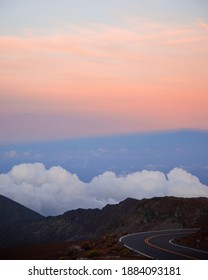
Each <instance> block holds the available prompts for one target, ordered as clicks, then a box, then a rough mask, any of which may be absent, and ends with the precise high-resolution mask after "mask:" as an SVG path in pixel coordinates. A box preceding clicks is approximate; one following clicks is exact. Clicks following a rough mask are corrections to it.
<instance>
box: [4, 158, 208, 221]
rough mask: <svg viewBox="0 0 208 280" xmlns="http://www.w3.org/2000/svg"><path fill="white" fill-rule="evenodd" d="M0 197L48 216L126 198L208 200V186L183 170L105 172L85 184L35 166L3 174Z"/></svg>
mask: <svg viewBox="0 0 208 280" xmlns="http://www.w3.org/2000/svg"><path fill="white" fill-rule="evenodd" d="M0 194H2V195H4V196H6V197H9V198H10V199H13V200H15V201H17V202H19V203H21V204H23V205H24V206H27V207H29V208H30V209H33V210H34V211H37V212H39V213H41V214H43V215H46V216H47V215H58V214H62V213H64V212H66V211H68V210H71V209H77V208H102V207H103V206H105V205H106V204H108V203H111V204H114V203H118V202H120V201H122V200H124V199H125V198H127V197H132V198H137V199H142V198H151V197H154V196H177V197H202V196H203V197H208V186H206V185H203V184H202V183H200V181H199V179H198V178H197V177H196V176H193V175H192V174H190V173H188V172H186V171H185V170H183V169H181V168H174V169H172V170H171V171H170V172H169V173H168V174H167V175H166V174H164V173H162V172H160V171H147V170H143V171H141V172H139V171H138V172H135V173H131V174H127V175H122V176H121V175H120V176H117V175H116V174H115V173H113V172H111V171H106V172H104V173H103V174H101V175H99V176H95V177H94V178H93V179H92V180H91V181H90V182H89V183H85V182H83V181H81V180H80V179H79V177H78V176H77V175H76V174H72V173H70V172H68V171H67V170H65V169H63V168H62V167H60V166H54V167H51V168H50V169H46V168H45V166H44V165H43V164H42V163H33V164H20V165H16V166H14V167H13V168H12V169H11V170H10V171H9V172H8V173H6V174H0Z"/></svg>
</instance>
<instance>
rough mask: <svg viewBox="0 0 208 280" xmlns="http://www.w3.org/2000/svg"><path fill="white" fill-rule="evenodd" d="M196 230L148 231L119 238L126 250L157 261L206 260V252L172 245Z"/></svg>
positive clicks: (207, 256) (207, 254)
mask: <svg viewBox="0 0 208 280" xmlns="http://www.w3.org/2000/svg"><path fill="white" fill-rule="evenodd" d="M197 230H198V229H183V230H163V231H149V232H140V233H134V234H130V235H126V236H123V237H121V238H120V242H122V243H123V244H124V245H125V246H126V247H127V248H129V249H131V250H133V251H135V252H138V253H140V254H142V255H144V256H146V257H148V258H151V259H157V260H208V252H205V251H202V250H197V249H193V248H190V247H184V246H179V245H176V244H174V239H175V238H177V237H181V236H188V235H190V234H192V233H194V232H196V231H197Z"/></svg>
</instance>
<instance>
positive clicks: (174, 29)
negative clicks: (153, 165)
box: [0, 0, 208, 143]
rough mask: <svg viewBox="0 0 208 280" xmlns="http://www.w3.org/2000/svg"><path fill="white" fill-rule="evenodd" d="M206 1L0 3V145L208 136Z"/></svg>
mask: <svg viewBox="0 0 208 280" xmlns="http://www.w3.org/2000/svg"><path fill="white" fill-rule="evenodd" d="M207 11H208V2H207V1H206V0H174V1H170V0H157V1H156V0H137V1H136V0H106V1H98V0H88V1H85V0H77V1H71V0H60V1H55V0H50V1H49V0H44V1H42V0H41V1H40V0H36V1H32V0H18V1H17V0H9V1H7V0H5V1H4V0H1V1H0V135H1V137H0V143H12V142H24V141H37V140H38V141H41V140H52V139H64V138H76V137H86V136H102V135H112V134H120V133H130V132H131V133H132V132H141V131H161V130H170V129H181V128H194V129H202V130H207V129H208V122H207V117H208V13H207Z"/></svg>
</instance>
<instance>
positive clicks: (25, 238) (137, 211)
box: [0, 196, 208, 259]
mask: <svg viewBox="0 0 208 280" xmlns="http://www.w3.org/2000/svg"><path fill="white" fill-rule="evenodd" d="M13 208H14V209H13ZM0 210H1V215H0V224H1V230H0V244H1V245H0V246H1V247H2V248H0V258H6V255H8V252H9V251H12V250H14V247H15V248H20V247H17V246H21V250H20V249H19V250H18V249H16V253H17V252H18V251H21V254H20V258H23V255H24V252H25V253H26V255H27V252H30V251H31V252H33V257H32V255H31V254H29V255H30V256H31V258H36V257H35V255H34V254H35V251H37V250H38V251H39V257H37V258H52V259H53V258H59V257H63V258H91V257H95V258H99V257H100V258H103V257H104V256H105V257H107V256H108V257H109V258H111V257H112V258H117V257H119V258H123V257H125V258H128V257H131V258H134V257H135V256H132V253H130V252H128V250H126V249H125V248H123V247H122V245H121V244H119V242H118V239H119V237H121V236H122V235H125V234H128V233H132V232H139V231H147V230H160V229H174V228H190V227H201V228H202V229H201V231H200V232H199V233H198V234H201V235H203V236H204V239H202V238H201V239H199V238H198V237H196V238H195V239H194V237H192V238H193V240H195V241H193V240H191V237H190V238H189V239H190V241H189V242H190V243H191V242H192V245H195V246H198V247H199V243H201V245H202V244H203V243H202V240H205V241H206V240H207V235H208V234H207V228H206V227H205V225H206V221H207V217H208V199H207V198H176V197H155V198H151V199H142V200H136V199H131V198H128V199H126V200H124V201H122V202H120V203H119V204H116V205H107V206H105V207H104V208H103V209H77V210H72V211H68V212H66V213H64V214H63V215H59V216H56V217H43V216H41V215H39V214H37V213H35V212H34V211H31V210H29V209H28V208H25V207H24V206H21V205H19V204H17V203H15V202H13V201H11V200H9V199H7V198H4V197H2V196H1V197H0ZM13 211H14V214H13ZM195 235H196V234H195ZM197 239H198V243H197V241H196V240H197ZM199 240H200V241H199ZM186 241H187V239H185V240H178V242H183V243H184V242H186ZM83 242H85V243H86V242H88V243H89V244H91V246H92V248H89V249H88V250H86V247H83ZM194 242H196V244H193V243H194ZM89 244H88V245H89ZM92 244H93V245H92ZM44 246H46V247H47V246H48V248H50V249H48V250H47V251H48V253H49V252H51V253H50V254H48V255H47V256H46V255H44V254H43V255H42V257H41V256H40V252H41V249H40V248H44ZM204 246H205V243H204ZM12 247H13V248H12ZM88 247H90V246H88ZM31 248H33V249H31ZM35 248H36V249H35ZM37 248H39V249H37ZM52 248H53V249H52ZM55 248H56V249H55ZM58 248H60V250H59V249H58ZM42 251H44V250H42ZM58 252H60V254H58ZM90 252H91V253H90ZM93 252H94V253H93ZM113 252H114V253H113ZM6 253H7V254H6ZM26 255H25V258H26V259H27V258H29V257H28V256H26ZM13 256H14V251H13ZM116 256H117V257H116ZM136 257H138V256H136ZM8 258H9V256H8ZM18 258H19V257H18V256H17V255H16V257H15V259H18Z"/></svg>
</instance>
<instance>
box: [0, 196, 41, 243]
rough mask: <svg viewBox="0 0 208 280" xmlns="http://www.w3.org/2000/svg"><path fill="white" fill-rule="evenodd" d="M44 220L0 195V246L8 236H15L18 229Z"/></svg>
mask: <svg viewBox="0 0 208 280" xmlns="http://www.w3.org/2000/svg"><path fill="white" fill-rule="evenodd" d="M43 218H44V217H43V216H42V215H40V214H38V213H36V212H34V211H32V210H30V209H29V208H27V207H25V206H23V205H21V204H19V203H17V202H15V201H13V200H11V199H9V198H7V197H5V196H2V195H0V244H2V242H3V239H4V238H5V237H6V236H7V235H9V236H10V235H11V233H14V234H15V232H16V230H17V228H21V227H22V226H23V225H25V224H28V223H30V222H32V221H38V220H41V219H43Z"/></svg>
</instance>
